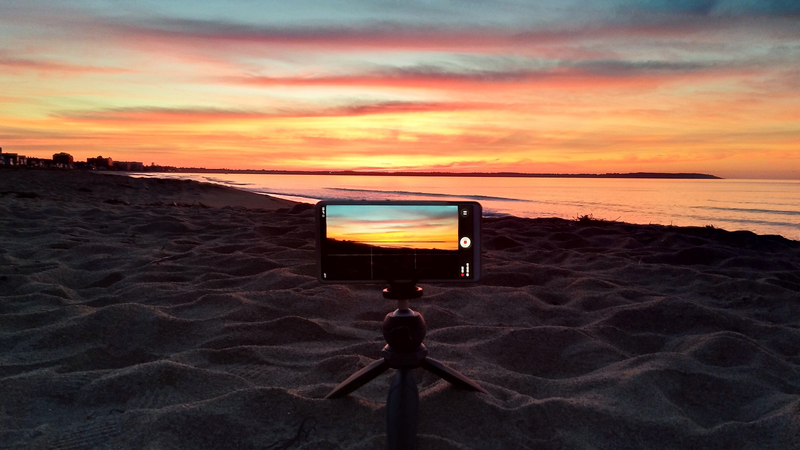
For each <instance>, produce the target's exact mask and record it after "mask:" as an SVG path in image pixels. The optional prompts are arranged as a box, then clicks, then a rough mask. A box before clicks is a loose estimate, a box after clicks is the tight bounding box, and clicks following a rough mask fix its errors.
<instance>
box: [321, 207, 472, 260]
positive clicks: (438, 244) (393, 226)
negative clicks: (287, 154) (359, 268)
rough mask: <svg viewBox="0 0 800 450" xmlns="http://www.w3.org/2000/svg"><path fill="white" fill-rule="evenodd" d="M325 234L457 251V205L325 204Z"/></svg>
mask: <svg viewBox="0 0 800 450" xmlns="http://www.w3.org/2000/svg"><path fill="white" fill-rule="evenodd" d="M326 216H327V237H328V239H334V240H337V241H349V242H355V243H360V244H367V245H373V246H378V247H387V248H412V249H426V250H458V208H457V206H455V205H443V206H430V205H426V206H412V205H409V206H402V207H400V206H396V205H392V206H389V205H329V206H328V207H327V212H326Z"/></svg>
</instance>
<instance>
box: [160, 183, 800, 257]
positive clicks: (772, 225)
mask: <svg viewBox="0 0 800 450" xmlns="http://www.w3.org/2000/svg"><path fill="white" fill-rule="evenodd" d="M158 175H165V176H166V178H165V179H176V178H175V177H177V176H196V177H198V178H200V177H202V178H206V179H205V180H197V181H199V182H201V183H210V184H217V185H220V186H229V187H233V188H234V189H239V190H242V191H245V192H256V193H259V194H262V195H271V196H274V197H276V198H282V199H285V200H289V201H296V202H301V203H307V204H314V203H316V201H318V200H321V199H323V198H319V199H318V198H312V197H303V196H298V195H289V194H286V195H284V194H282V193H276V192H271V191H259V190H255V189H253V190H250V189H247V188H246V187H245V186H237V185H236V183H232V184H226V183H225V182H224V180H219V179H217V180H214V179H208V177H205V176H204V175H206V174H204V173H186V174H183V175H182V174H170V173H164V174H160V173H159V174H148V175H147V176H146V177H149V178H155V177H157V176H158ZM234 175H235V174H234ZM789 181H791V180H789ZM278 190H280V189H278ZM376 192H377V191H373V190H366V191H364V195H367V196H369V195H374V194H376ZM385 194H387V196H393V195H400V196H401V197H402V196H403V191H389V192H386V193H385ZM406 194H407V196H406V197H407V198H406V197H402V198H403V199H404V200H413V198H414V197H419V196H422V197H424V198H425V199H435V198H442V199H452V198H458V197H459V196H456V195H449V194H442V193H435V192H431V193H427V194H426V193H419V192H407V193H406ZM387 198H388V197H387ZM461 198H464V199H468V200H474V201H480V202H482V204H483V205H484V217H503V216H511V217H521V218H537V217H560V218H563V219H565V220H576V219H578V218H579V217H581V216H583V215H587V214H586V213H585V212H578V213H576V214H575V215H574V216H573V215H563V214H562V215H555V214H554V215H546V216H545V215H539V216H536V215H525V214H515V213H514V212H508V213H507V212H492V211H491V203H492V202H494V201H500V202H503V201H510V202H513V203H518V202H527V201H529V200H525V199H520V198H505V197H492V196H463V197H461ZM324 199H327V200H331V198H324ZM500 207H501V208H502V207H504V206H500ZM706 213H707V214H711V215H712V216H714V215H715V214H714V213H713V212H709V211H706ZM776 214H780V212H776ZM588 215H589V216H591V215H592V214H591V213H589V214H588ZM616 216H617V214H611V216H609V217H602V216H601V217H598V220H606V221H612V222H613V221H616V220H618V218H617V219H614V217H616ZM681 217H682V219H683V221H684V223H682V224H680V225H674V226H678V227H714V228H720V229H724V230H731V231H751V232H753V233H756V234H760V235H776V236H782V237H784V238H786V239H791V240H795V241H798V242H800V234H798V230H800V229H798V228H797V227H796V224H794V223H790V222H785V221H774V220H773V221H771V222H764V221H761V220H754V219H748V218H740V219H730V218H726V217H724V216H720V217H708V218H707V219H706V220H702V221H701V220H695V222H697V223H694V224H693V223H691V222H692V220H691V218H687V217H685V216H681ZM778 217H784V216H783V215H779V216H778ZM655 219H656V220H641V221H628V220H625V219H623V222H620V223H631V224H638V225H649V224H661V225H664V226H673V225H672V219H671V218H669V217H656V218H655ZM687 221H688V222H689V224H686V222H687ZM720 223H722V224H721V225H720ZM748 225H749V226H748ZM759 227H760V228H763V229H762V230H760V231H759V230H754V229H753V228H759Z"/></svg>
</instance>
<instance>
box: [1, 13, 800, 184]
mask: <svg viewBox="0 0 800 450" xmlns="http://www.w3.org/2000/svg"><path fill="white" fill-rule="evenodd" d="M0 147H2V148H3V151H6V152H15V153H19V154H23V155H27V156H33V157H45V158H49V157H51V156H52V154H54V153H57V152H62V151H63V152H67V153H70V154H72V155H73V156H74V157H75V159H76V160H85V159H86V158H87V157H96V156H98V155H102V156H106V157H112V158H113V159H114V160H118V161H141V162H144V163H145V164H148V165H149V164H150V163H153V162H154V163H156V164H160V165H173V166H181V167H206V168H229V169H282V170H389V171H399V170H428V171H449V172H475V171H477V172H502V171H514V172H534V173H608V172H698V173H709V174H713V175H717V176H722V177H726V178H774V179H800V2H797V1H796V0H772V1H770V0H764V1H756V0H720V1H713V0H646V1H630V0H607V1H594V2H592V1H575V0H543V1H521V0H481V1H470V0H462V1H446V0H427V1H422V0H403V1H400V0H350V1H340V0H329V1H307V0H293V1H263V0H258V1H255V0H253V1H241V0H240V1H225V2H222V1H216V2H209V1H203V0H194V1H168V0H158V1H149V0H147V1H133V0H128V1H121V0H85V1H70V0H57V1H56V0H3V1H2V2H0Z"/></svg>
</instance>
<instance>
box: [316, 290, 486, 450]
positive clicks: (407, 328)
mask: <svg viewBox="0 0 800 450" xmlns="http://www.w3.org/2000/svg"><path fill="white" fill-rule="evenodd" d="M383 297H384V298H387V299H391V300H397V301H398V308H397V310H396V311H394V312H393V313H389V314H387V315H386V318H384V320H383V337H384V338H385V339H386V346H385V347H383V350H382V351H381V354H382V355H383V359H381V360H378V361H375V362H374V363H372V364H370V365H368V366H367V367H364V368H363V369H361V370H359V371H358V372H356V373H354V374H352V375H350V377H349V378H347V379H346V380H344V381H343V382H342V383H341V384H339V385H338V386H336V388H334V390H332V391H331V392H330V393H329V394H328V395H327V396H326V397H325V398H326V399H329V398H340V397H344V396H346V395H347V394H349V393H351V392H353V391H355V390H356V389H358V388H359V387H361V386H363V385H365V384H367V383H368V382H369V381H370V380H372V379H373V378H375V377H377V376H378V375H380V374H382V373H383V372H386V371H387V370H388V369H389V368H393V369H397V374H396V375H395V377H394V380H393V381H392V385H391V387H390V388H389V395H388V397H387V399H386V438H387V441H388V446H389V449H390V450H405V449H413V448H414V444H415V441H416V436H417V416H418V410H419V391H418V390H417V382H416V380H414V375H413V374H412V373H411V369H414V368H416V367H422V368H423V369H425V370H427V371H429V372H431V373H433V374H434V375H436V376H438V377H439V378H442V379H444V380H445V381H447V382H449V383H450V384H453V385H455V386H457V387H460V388H463V389H468V390H471V391H479V392H483V393H484V394H489V393H488V392H487V391H486V390H485V389H483V388H482V387H480V386H479V385H478V384H477V383H475V382H474V381H472V380H470V379H469V378H467V377H466V376H464V375H463V374H461V373H460V372H458V371H456V370H454V369H452V368H450V367H448V366H446V365H444V364H442V363H441V362H439V361H437V360H435V359H433V358H428V357H427V356H428V349H427V348H425V344H423V343H422V340H423V339H424V338H425V333H426V332H427V329H426V326H425V319H424V318H423V317H422V314H420V313H418V312H414V311H412V310H410V309H409V308H408V301H409V300H411V299H415V298H420V297H422V288H420V287H417V286H415V285H414V284H410V283H409V284H390V287H389V288H388V289H384V290H383ZM489 395H491V394H489Z"/></svg>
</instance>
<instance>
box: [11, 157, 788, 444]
mask: <svg viewBox="0 0 800 450" xmlns="http://www.w3.org/2000/svg"><path fill="white" fill-rule="evenodd" d="M226 204H227V205H233V206H232V207H231V206H228V207H222V206H223V205H226ZM245 207H247V208H245ZM484 250H485V254H484V264H485V277H484V279H483V281H482V282H480V283H478V284H477V285H475V286H473V287H470V288H463V287H454V286H445V285H424V286H423V288H424V289H425V296H424V297H423V298H421V299H419V300H415V301H413V302H412V305H411V307H412V308H413V309H415V310H417V311H420V312H421V313H422V314H423V315H424V316H425V319H426V321H427V323H428V336H427V337H426V339H425V343H426V345H427V346H428V349H429V350H430V352H431V356H432V357H434V358H436V359H438V360H441V361H443V362H445V363H447V364H448V365H450V366H452V367H453V368H455V369H457V370H459V371H461V372H463V373H464V374H466V375H468V376H470V377H471V378H473V379H474V380H476V381H477V382H478V383H480V384H481V385H482V386H483V387H485V388H486V389H487V390H488V391H489V392H490V394H491V396H487V395H484V394H479V393H473V392H467V391H462V390H458V389H455V388H452V387H450V386H449V385H448V384H447V383H446V382H444V381H442V380H440V379H438V378H436V377H435V376H433V375H432V374H430V373H427V372H424V371H421V370H416V371H415V377H416V378H417V381H418V383H419V388H420V423H419V441H418V448H419V449H500V448H503V449H563V448H568V449H624V448H636V449H642V448H648V449H676V448H705V449H732V448H736V449H747V448H752V449H791V448H800V242H796V241H789V240H786V239H783V238H780V237H777V236H758V235H755V234H752V233H748V232H727V231H723V230H718V229H710V228H678V227H665V226H657V225H648V226H644V225H630V224H623V223H604V222H596V221H595V222H585V223H581V222H576V221H565V220H560V219H533V220H530V219H519V218H513V217H509V218H501V219H485V220H484ZM313 273H314V233H313V216H312V211H311V209H310V206H307V205H299V204H293V203H290V202H286V201H282V200H276V199H271V198H268V197H263V196H257V195H255V194H247V193H244V192H238V191H234V190H230V189H226V188H222V187H218V186H211V185H205V184H200V183H195V182H180V181H174V180H169V181H168V180H143V179H130V178H124V177H119V176H110V175H101V174H93V173H78V172H43V171H39V172H37V171H30V172H27V171H12V170H0V386H2V393H1V394H0V448H10V449H23V448H24V449H27V448H42V449H45V448H47V449H82V448H115V449H116V448H154V449H155V448H182V449H196V448H254V449H256V448H257V449H380V448H384V447H385V439H386V437H385V405H384V403H385V397H386V393H387V391H388V386H389V384H390V381H391V377H392V376H393V371H390V372H387V373H386V374H385V375H384V376H381V377H379V378H378V379H376V380H373V381H372V382H370V383H369V384H367V385H365V386H363V387H362V388H360V389H359V390H357V391H355V392H354V393H353V394H351V395H350V396H349V397H347V398H343V399H338V400H323V399H322V398H323V397H324V396H325V395H326V394H327V393H328V392H329V391H330V390H331V389H332V388H333V387H334V386H335V385H336V384H338V383H339V382H341V381H342V380H344V379H345V378H346V377H347V376H349V375H350V374H351V373H352V372H354V371H355V370H357V369H359V368H361V367H363V366H365V365H367V364H369V363H370V362H372V361H374V360H375V359H377V358H379V357H380V350H381V348H382V346H383V344H384V341H383V337H382V335H381V331H380V324H381V321H382V320H383V316H384V315H385V314H386V313H387V312H389V311H391V310H392V309H394V308H395V306H396V305H395V304H393V303H392V302H390V301H388V300H384V299H383V298H382V297H381V296H380V294H379V289H380V288H382V286H380V287H379V286H322V285H320V284H319V283H318V282H317V281H316V279H315V278H314V277H313Z"/></svg>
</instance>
